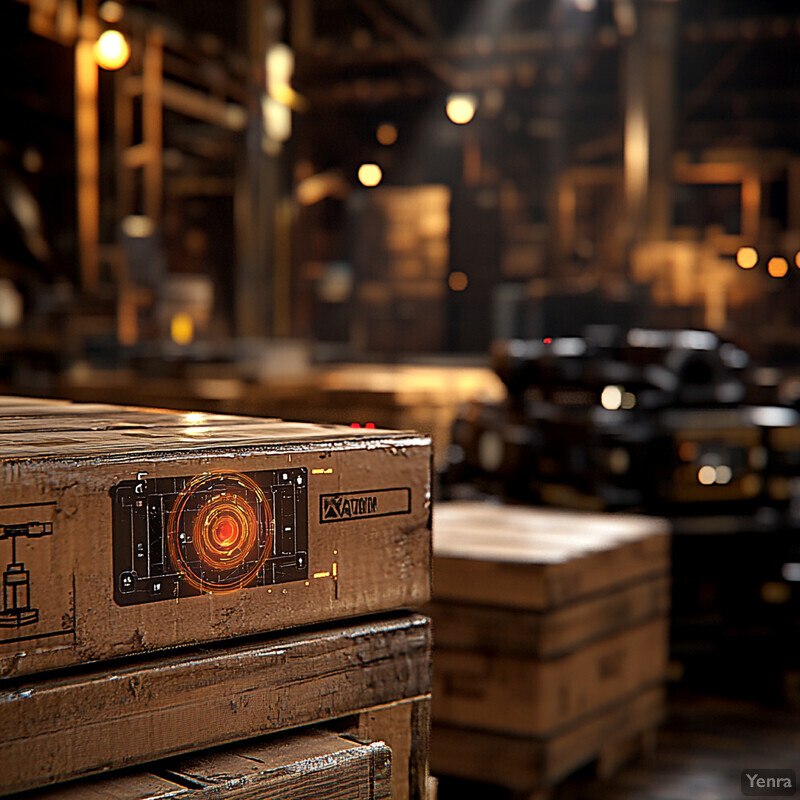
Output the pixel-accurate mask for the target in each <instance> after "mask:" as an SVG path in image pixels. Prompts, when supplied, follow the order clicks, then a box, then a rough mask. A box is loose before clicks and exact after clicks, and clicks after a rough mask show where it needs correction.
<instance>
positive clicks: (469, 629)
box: [425, 575, 670, 658]
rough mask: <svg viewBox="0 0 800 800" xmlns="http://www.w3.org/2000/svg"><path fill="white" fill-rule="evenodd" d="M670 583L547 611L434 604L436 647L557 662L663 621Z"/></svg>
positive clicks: (639, 585)
mask: <svg viewBox="0 0 800 800" xmlns="http://www.w3.org/2000/svg"><path fill="white" fill-rule="evenodd" d="M669 603H670V580H669V577H668V576H667V575H657V576H655V577H648V578H645V579H644V580H640V581H636V582H635V583H632V584H627V585H623V586H621V587H614V588H613V589H611V590H609V591H608V592H606V593H603V594H600V595H592V596H590V597H589V598H585V599H582V600H577V601H575V602H572V603H568V604H567V605H563V606H560V607H558V608H556V609H552V610H548V611H544V612H543V611H532V610H526V609H516V608H500V607H495V606H482V605H475V604H467V603H451V602H447V601H438V600H434V601H432V602H431V603H429V604H428V605H427V606H425V613H426V614H428V615H429V616H430V617H431V618H432V619H433V624H434V628H435V630H436V646H437V647H439V648H443V649H461V650H473V651H476V650H477V651H486V652H502V653H506V654H512V655H528V656H533V657H536V658H554V657H556V656H559V655H564V654H566V653H569V652H571V651H572V650H574V649H576V648H578V647H581V646H583V645H585V644H586V643H588V642H590V641H593V640H596V639H601V638H603V637H605V636H609V635H611V634H614V633H618V632H620V631H621V630H623V629H625V628H630V627H632V626H635V625H639V624H641V623H643V622H648V621H649V620H651V619H654V618H656V617H665V616H666V615H667V613H668V611H669Z"/></svg>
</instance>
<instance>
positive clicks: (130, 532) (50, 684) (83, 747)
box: [0, 398, 431, 800]
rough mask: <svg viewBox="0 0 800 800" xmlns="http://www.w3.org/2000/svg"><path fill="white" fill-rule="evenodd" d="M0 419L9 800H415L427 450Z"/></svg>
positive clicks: (422, 677) (63, 418)
mask: <svg viewBox="0 0 800 800" xmlns="http://www.w3.org/2000/svg"><path fill="white" fill-rule="evenodd" d="M0 418H2V424H3V428H4V441H3V445H2V453H1V454H0V469H2V470H3V474H4V485H3V488H2V495H1V498H0V559H2V564H3V565H7V566H6V569H5V572H4V574H3V588H4V594H3V608H2V615H0V763H2V764H3V770H2V771H0V795H9V794H14V793H17V792H21V791H30V790H46V791H47V792H51V793H52V796H53V797H62V796H63V797H65V798H66V797H84V796H89V797H91V796H98V797H115V798H125V800H135V799H136V798H144V797H181V798H183V797H187V798H188V797H194V796H197V797H202V796H207V795H210V796H214V797H250V796H261V795H262V793H266V795H267V796H281V797H284V796H285V797H293V796H297V797H326V798H327V797H342V798H345V797H348V798H349V797H365V798H366V797H370V798H372V797H391V798H393V800H401V799H402V800H407V799H408V800H414V798H417V799H419V798H422V797H423V796H424V795H425V790H426V780H427V772H428V770H427V742H428V731H429V698H430V694H429V693H430V638H431V637H430V624H429V620H428V619H427V618H426V617H424V616H421V615H419V614H415V613H411V612H409V611H406V610H404V609H407V608H411V607H417V606H418V605H419V604H420V602H424V601H425V600H426V599H427V598H428V596H429V593H430V591H429V590H430V472H429V470H430V440H429V439H427V438H425V437H419V436H417V435H416V434H413V433H398V432H391V431H379V430H377V431H376V430H368V431H367V430H361V431H355V430H351V429H349V428H342V427H336V426H319V425H304V424H288V423H283V422H280V421H278V420H258V419H248V418H244V417H223V416H215V415H203V414H180V413H174V412H163V411H148V410H142V409H125V408H118V407H111V406H102V405H73V404H66V403H56V402H43V401H28V400H20V399H14V398H4V399H2V400H0ZM250 494H252V495H253V497H254V498H255V499H253V500H252V502H251V501H250V500H249V499H248V498H249V497H250ZM176 497H177V499H175V498H176ZM248 503H250V506H248ZM262 505H263V507H262ZM266 507H269V511H267V510H266ZM248 508H250V511H248ZM187 509H188V511H187ZM253 509H255V510H253ZM251 512H252V514H253V515H252V516H249V515H250V514H251ZM182 515H186V516H185V525H184V522H182V521H181V520H182V519H183V517H182ZM248 519H250V520H251V522H252V525H253V527H252V530H253V531H257V533H256V534H254V535H255V539H254V540H253V541H252V542H251V541H250V540H248V539H246V537H243V539H242V541H243V544H242V545H241V550H242V552H243V553H244V552H245V549H246V548H248V547H252V550H251V551H248V553H249V555H248V559H250V560H248V559H243V560H242V561H241V563H237V565H236V566H235V567H230V568H229V567H228V565H227V562H226V563H222V562H224V561H225V558H227V557H228V556H231V553H234V554H235V548H234V549H233V550H232V549H231V548H230V547H229V544H230V542H231V541H232V540H233V536H234V532H235V530H234V529H239V530H240V531H241V530H244V531H247V530H248V529H249V528H248V525H250V523H248V522H247V520H248ZM190 523H191V524H190ZM240 523H241V524H240ZM182 526H183V527H182ZM237 526H238V528H237ZM259 537H263V541H262V539H261V538H259ZM245 542H246V544H245ZM226 548H227V549H226ZM211 551H213V552H211ZM209 553H210V556H209ZM205 556H209V559H208V560H206V561H203V558H205ZM181 559H183V560H181ZM251 561H252V569H251V568H250V566H251ZM201 562H203V563H202V565H201V566H202V568H201V566H198V565H200V564H201ZM248 570H249V571H248ZM240 575H241V579H239V576H240ZM245 578H246V580H245ZM215 582H216V583H215ZM287 737H288V738H287ZM119 770H123V772H118V771H119ZM100 775H101V776H102V778H100V777H97V776H100ZM92 776H95V777H92ZM76 781H77V783H76ZM65 782H72V783H67V784H66V785H63V784H65ZM331 787H335V789H334V788H331ZM159 792H160V794H159ZM170 792H171V793H170ZM47 796H51V795H49V794H48V795H47Z"/></svg>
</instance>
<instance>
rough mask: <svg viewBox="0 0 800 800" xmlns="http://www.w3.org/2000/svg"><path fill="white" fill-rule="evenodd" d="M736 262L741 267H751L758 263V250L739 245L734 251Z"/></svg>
mask: <svg viewBox="0 0 800 800" xmlns="http://www.w3.org/2000/svg"><path fill="white" fill-rule="evenodd" d="M736 263H737V264H738V265H739V266H740V267H741V268H742V269H753V267H754V266H755V265H756V264H758V251H757V250H756V249H755V247H740V248H739V249H738V250H737V251H736Z"/></svg>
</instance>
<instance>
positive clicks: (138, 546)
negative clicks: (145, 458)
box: [111, 467, 309, 606]
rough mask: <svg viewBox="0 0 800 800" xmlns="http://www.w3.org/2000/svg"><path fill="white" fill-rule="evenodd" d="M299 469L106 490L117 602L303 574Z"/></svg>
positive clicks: (143, 476) (304, 530) (302, 478)
mask: <svg viewBox="0 0 800 800" xmlns="http://www.w3.org/2000/svg"><path fill="white" fill-rule="evenodd" d="M307 475H308V471H307V470H306V468H305V467H298V468H292V469H273V470H260V471H255V472H232V471H231V472H226V471H217V472H211V473H203V474H199V475H195V476H181V477H174V478H172V477H171V478H164V477H156V478H153V477H150V476H148V475H147V473H139V474H138V475H137V477H136V479H135V480H127V481H122V482H121V483H118V484H117V485H116V486H114V487H113V488H112V489H111V499H112V504H113V512H112V516H113V546H114V577H115V585H114V599H115V601H116V603H117V604H118V605H120V606H128V605H134V604H140V603H150V602H155V601H159V600H169V599H173V598H178V597H191V596H196V595H200V594H224V593H228V592H233V591H237V590H239V589H246V588H253V587H263V586H273V585H275V584H282V583H288V582H291V581H304V580H306V579H307V578H308V555H309V554H308V501H307V491H308V490H307Z"/></svg>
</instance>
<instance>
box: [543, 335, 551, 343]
mask: <svg viewBox="0 0 800 800" xmlns="http://www.w3.org/2000/svg"><path fill="white" fill-rule="evenodd" d="M542 341H543V342H544V343H545V344H552V343H553V340H552V339H551V338H550V337H549V336H548V337H547V338H545V339H542Z"/></svg>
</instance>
